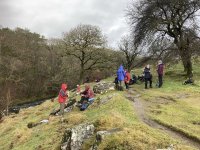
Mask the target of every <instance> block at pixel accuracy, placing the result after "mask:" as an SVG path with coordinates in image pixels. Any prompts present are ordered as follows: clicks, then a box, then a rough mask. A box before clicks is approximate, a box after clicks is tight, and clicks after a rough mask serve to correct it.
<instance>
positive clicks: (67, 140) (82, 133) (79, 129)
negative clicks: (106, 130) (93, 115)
mask: <svg viewBox="0 0 200 150" xmlns="http://www.w3.org/2000/svg"><path fill="white" fill-rule="evenodd" d="M94 129H95V128H94V125H92V124H81V125H78V126H76V127H75V128H72V129H67V131H66V132H65V136H64V139H63V144H62V146H61V150H81V147H82V144H83V142H84V140H85V139H88V138H90V137H91V136H92V135H93V134H94Z"/></svg>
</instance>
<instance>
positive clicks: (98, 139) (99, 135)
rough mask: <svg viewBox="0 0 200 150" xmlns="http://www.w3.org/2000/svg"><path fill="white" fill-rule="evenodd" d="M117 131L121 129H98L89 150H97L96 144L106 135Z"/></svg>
mask: <svg viewBox="0 0 200 150" xmlns="http://www.w3.org/2000/svg"><path fill="white" fill-rule="evenodd" d="M119 131H121V129H119V128H116V129H111V130H107V131H98V132H97V133H96V141H95V143H94V144H93V146H92V147H91V148H90V150H98V144H99V143H101V142H102V141H103V140H104V138H105V137H106V136H108V135H111V134H114V133H116V132H119Z"/></svg>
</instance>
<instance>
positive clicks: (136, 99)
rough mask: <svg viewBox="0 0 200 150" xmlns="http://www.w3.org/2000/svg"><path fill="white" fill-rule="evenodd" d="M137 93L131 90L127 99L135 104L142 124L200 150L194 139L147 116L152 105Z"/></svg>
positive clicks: (199, 144) (199, 145)
mask: <svg viewBox="0 0 200 150" xmlns="http://www.w3.org/2000/svg"><path fill="white" fill-rule="evenodd" d="M136 93H137V92H136V91H134V90H132V89H129V91H128V95H126V96H125V97H126V98H127V99H129V100H130V101H132V102H133V107H134V110H135V113H136V115H137V117H138V119H139V120H140V121H141V122H143V123H145V124H146V125H148V126H150V127H152V128H154V129H159V130H161V131H162V132H164V133H166V134H168V135H169V136H170V137H172V138H174V139H177V140H179V141H181V142H182V143H184V144H186V145H188V146H191V147H193V148H196V149H197V150H200V143H199V142H198V141H195V140H194V139H191V138H189V137H187V136H185V135H184V134H183V133H180V132H178V131H175V130H173V129H171V128H169V127H166V126H164V125H162V124H159V123H158V122H156V121H154V120H152V119H151V118H150V117H148V116H147V114H146V113H147V107H148V106H150V105H151V104H150V103H145V102H143V101H142V100H141V99H140V96H141V94H136Z"/></svg>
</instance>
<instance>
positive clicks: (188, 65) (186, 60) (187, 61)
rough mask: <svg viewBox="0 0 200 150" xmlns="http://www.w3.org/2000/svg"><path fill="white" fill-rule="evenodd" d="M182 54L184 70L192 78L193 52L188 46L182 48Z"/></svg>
mask: <svg viewBox="0 0 200 150" xmlns="http://www.w3.org/2000/svg"><path fill="white" fill-rule="evenodd" d="M180 56H181V60H182V63H183V66H184V71H185V72H186V73H187V77H188V78H191V77H192V76H193V73H192V61H191V57H192V56H191V53H190V50H189V49H187V48H184V49H180Z"/></svg>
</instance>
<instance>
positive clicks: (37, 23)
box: [0, 0, 130, 47]
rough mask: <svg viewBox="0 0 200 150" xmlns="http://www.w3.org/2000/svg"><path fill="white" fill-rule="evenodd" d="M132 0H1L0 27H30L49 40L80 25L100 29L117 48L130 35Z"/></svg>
mask: <svg viewBox="0 0 200 150" xmlns="http://www.w3.org/2000/svg"><path fill="white" fill-rule="evenodd" d="M129 2H130V0H0V25H2V26H3V27H9V28H12V29H13V28H15V27H22V28H28V29H30V30H31V31H32V32H37V33H40V34H42V35H44V36H45V37H47V38H55V37H61V36H62V33H63V32H66V31H68V30H70V29H71V28H73V27H75V26H77V25H78V24H80V23H82V24H91V25H97V26H99V27H100V28H101V29H102V31H103V33H104V34H106V36H107V38H108V44H109V45H110V46H112V47H116V46H117V42H118V41H119V40H120V37H121V36H122V35H124V34H126V33H128V32H129V27H128V25H127V23H126V21H125V17H124V16H125V9H126V8H127V6H128V3H129Z"/></svg>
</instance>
